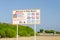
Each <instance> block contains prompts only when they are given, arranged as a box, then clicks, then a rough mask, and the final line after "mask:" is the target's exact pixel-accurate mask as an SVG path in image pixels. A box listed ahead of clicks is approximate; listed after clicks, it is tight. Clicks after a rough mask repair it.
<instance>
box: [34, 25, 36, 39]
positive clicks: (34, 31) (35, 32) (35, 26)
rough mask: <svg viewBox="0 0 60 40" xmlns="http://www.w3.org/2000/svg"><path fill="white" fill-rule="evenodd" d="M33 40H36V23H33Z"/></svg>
mask: <svg viewBox="0 0 60 40" xmlns="http://www.w3.org/2000/svg"><path fill="white" fill-rule="evenodd" d="M34 40H36V24H35V25H34Z"/></svg>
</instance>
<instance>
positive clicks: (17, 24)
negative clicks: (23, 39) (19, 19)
mask: <svg viewBox="0 0 60 40" xmlns="http://www.w3.org/2000/svg"><path fill="white" fill-rule="evenodd" d="M17 40H18V23H17Z"/></svg>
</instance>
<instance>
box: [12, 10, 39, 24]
mask: <svg viewBox="0 0 60 40" xmlns="http://www.w3.org/2000/svg"><path fill="white" fill-rule="evenodd" d="M12 23H13V24H40V10H39V9H31V10H14V11H13V12H12Z"/></svg>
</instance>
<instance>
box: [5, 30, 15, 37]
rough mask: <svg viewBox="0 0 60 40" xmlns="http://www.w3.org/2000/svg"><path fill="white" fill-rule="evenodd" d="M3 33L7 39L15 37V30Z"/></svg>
mask: <svg viewBox="0 0 60 40" xmlns="http://www.w3.org/2000/svg"><path fill="white" fill-rule="evenodd" d="M5 33H6V37H9V38H12V37H16V31H15V30H12V29H7V30H6V32H5Z"/></svg>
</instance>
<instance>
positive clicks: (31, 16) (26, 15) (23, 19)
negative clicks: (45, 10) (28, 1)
mask: <svg viewBox="0 0 60 40" xmlns="http://www.w3.org/2000/svg"><path fill="white" fill-rule="evenodd" d="M12 23H13V24H17V40H18V24H34V25H35V26H34V40H36V24H40V10H39V9H29V10H14V11H13V13H12Z"/></svg>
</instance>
